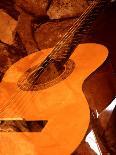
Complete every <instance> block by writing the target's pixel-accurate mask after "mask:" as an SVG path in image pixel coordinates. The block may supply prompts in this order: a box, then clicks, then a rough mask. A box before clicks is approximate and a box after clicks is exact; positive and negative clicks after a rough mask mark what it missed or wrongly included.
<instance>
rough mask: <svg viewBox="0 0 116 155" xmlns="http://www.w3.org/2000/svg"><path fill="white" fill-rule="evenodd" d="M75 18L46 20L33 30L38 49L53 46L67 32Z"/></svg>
mask: <svg viewBox="0 0 116 155" xmlns="http://www.w3.org/2000/svg"><path fill="white" fill-rule="evenodd" d="M75 20H77V18H73V19H67V20H63V21H54V22H46V23H44V24H42V25H40V26H39V27H38V28H37V30H36V31H35V32H34V37H35V40H36V42H37V44H38V47H39V49H45V48H50V47H53V46H54V45H55V44H56V43H57V42H58V41H59V40H60V39H61V37H62V36H63V35H64V34H65V33H66V32H67V30H68V29H69V28H70V27H71V26H72V24H73V23H74V21H75Z"/></svg>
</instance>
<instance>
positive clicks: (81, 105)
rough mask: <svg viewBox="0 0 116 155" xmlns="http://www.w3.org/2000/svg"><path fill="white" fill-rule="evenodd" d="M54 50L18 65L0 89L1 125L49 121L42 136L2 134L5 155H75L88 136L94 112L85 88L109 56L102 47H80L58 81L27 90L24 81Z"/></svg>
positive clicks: (1, 146) (0, 134)
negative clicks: (21, 81) (21, 83)
mask: <svg viewBox="0 0 116 155" xmlns="http://www.w3.org/2000/svg"><path fill="white" fill-rule="evenodd" d="M51 50H52V49H46V50H42V51H41V52H40V51H39V52H36V53H33V54H31V55H29V56H27V57H25V58H23V59H21V60H20V61H18V62H17V63H15V64H14V65H13V66H11V68H10V69H9V70H8V71H7V72H6V74H5V76H4V78H3V80H2V82H1V84H0V118H1V119H7V118H10V119H11V120H12V119H15V118H16V119H17V118H24V119H26V120H47V121H48V122H47V124H46V125H45V127H44V128H43V130H42V131H41V132H20V133H19V132H8V133H6V132H1V133H0V148H1V149H0V151H1V152H0V154H1V155H7V154H8V155H12V154H14V155H26V154H28V155H70V154H71V153H72V152H73V151H74V150H75V149H76V148H77V147H78V145H79V144H80V143H81V141H82V139H83V138H84V136H85V134H86V131H87V129H88V126H89V121H90V111H89V105H88V103H87V100H86V98H85V96H84V94H83V92H82V85H83V82H84V80H85V79H86V78H87V77H88V76H89V75H90V74H91V73H92V72H94V71H95V70H96V69H97V68H98V67H99V66H100V65H101V64H102V63H103V62H104V61H105V60H106V58H107V55H108V51H107V49H106V48H105V47H104V46H102V45H99V44H80V45H79V46H78V47H77V48H76V49H75V51H74V52H73V54H72V55H71V57H70V61H69V62H68V64H67V67H66V66H65V69H64V71H63V72H62V73H61V74H60V75H59V76H58V77H56V78H55V79H53V80H51V81H49V82H46V84H42V85H41V86H38V88H37V90H25V89H24V90H23V88H21V87H20V86H19V85H18V83H19V79H21V77H23V75H24V73H25V72H26V71H27V70H28V69H29V68H33V67H34V66H36V65H38V64H39V63H41V62H42V61H43V60H44V59H45V58H46V56H47V55H48V54H49V53H50V52H51Z"/></svg>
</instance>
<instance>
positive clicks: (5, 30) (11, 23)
mask: <svg viewBox="0 0 116 155" xmlns="http://www.w3.org/2000/svg"><path fill="white" fill-rule="evenodd" d="M16 25H17V22H16V20H14V19H13V18H12V17H10V16H9V15H8V14H6V13H5V12H4V11H3V10H2V9H0V40H1V41H3V42H4V43H7V44H9V45H11V44H13V40H14V38H13V33H14V31H15V28H16Z"/></svg>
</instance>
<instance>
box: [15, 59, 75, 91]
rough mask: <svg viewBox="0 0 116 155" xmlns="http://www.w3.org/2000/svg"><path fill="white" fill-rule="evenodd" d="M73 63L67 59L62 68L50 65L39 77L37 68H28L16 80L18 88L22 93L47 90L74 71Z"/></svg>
mask: <svg viewBox="0 0 116 155" xmlns="http://www.w3.org/2000/svg"><path fill="white" fill-rule="evenodd" d="M74 68H75V63H74V62H73V61H72V60H71V59H69V60H68V61H67V63H66V64H65V65H64V66H62V67H61V66H59V65H56V64H53V63H52V64H50V65H49V66H48V67H47V68H46V69H45V70H44V72H42V74H41V75H40V76H38V74H39V73H38V69H37V66H34V67H32V68H29V69H28V70H27V71H26V72H25V73H24V74H23V75H22V76H21V77H20V79H19V80H18V83H17V85H18V87H19V88H20V89H22V90H23V91H38V90H42V89H46V88H49V87H51V86H53V85H55V84H57V83H59V82H60V81H62V80H64V79H66V78H67V77H68V76H69V75H70V74H71V73H72V72H73V70H74Z"/></svg>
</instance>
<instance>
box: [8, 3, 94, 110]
mask: <svg viewBox="0 0 116 155" xmlns="http://www.w3.org/2000/svg"><path fill="white" fill-rule="evenodd" d="M94 5H95V3H93V4H92V5H90V7H88V8H87V11H88V10H89V11H90V10H91V8H92V7H93V6H94ZM87 11H85V12H84V14H85V17H86V16H87V15H86V12H87ZM84 14H82V15H84ZM83 18H84V16H81V18H80V19H83ZM80 19H78V20H77V21H76V22H75V23H74V24H73V26H72V27H71V28H70V29H71V32H73V31H74V30H75V27H76V26H80V25H81V23H78V22H79V20H80ZM75 24H78V25H75ZM68 31H69V30H68ZM71 35H72V34H70V35H69V34H68V33H66V34H65V37H66V38H67V37H70V36H71ZM66 38H65V39H66ZM63 39H64V37H63V38H62V40H63ZM59 43H61V40H60V41H59ZM57 44H58V43H57ZM55 47H56V46H55ZM54 49H58V48H54ZM54 49H53V50H54ZM59 49H60V48H59ZM52 52H53V51H52ZM52 52H51V53H52ZM50 55H51V54H50ZM20 91H21V90H19V92H18V93H17V94H15V95H18V94H19V93H20ZM21 92H22V91H21ZM22 93H23V92H22ZM28 93H29V92H28ZM13 97H15V96H14V95H13ZM15 99H16V98H15ZM13 101H14V98H13V99H11V100H9V101H8V103H9V102H13ZM19 103H20V101H19ZM5 105H6V104H5ZM8 106H10V105H9V104H8ZM13 109H14V108H13ZM13 109H12V110H13ZM17 109H18V110H19V105H18V106H17ZM15 110H16V108H15Z"/></svg>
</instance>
